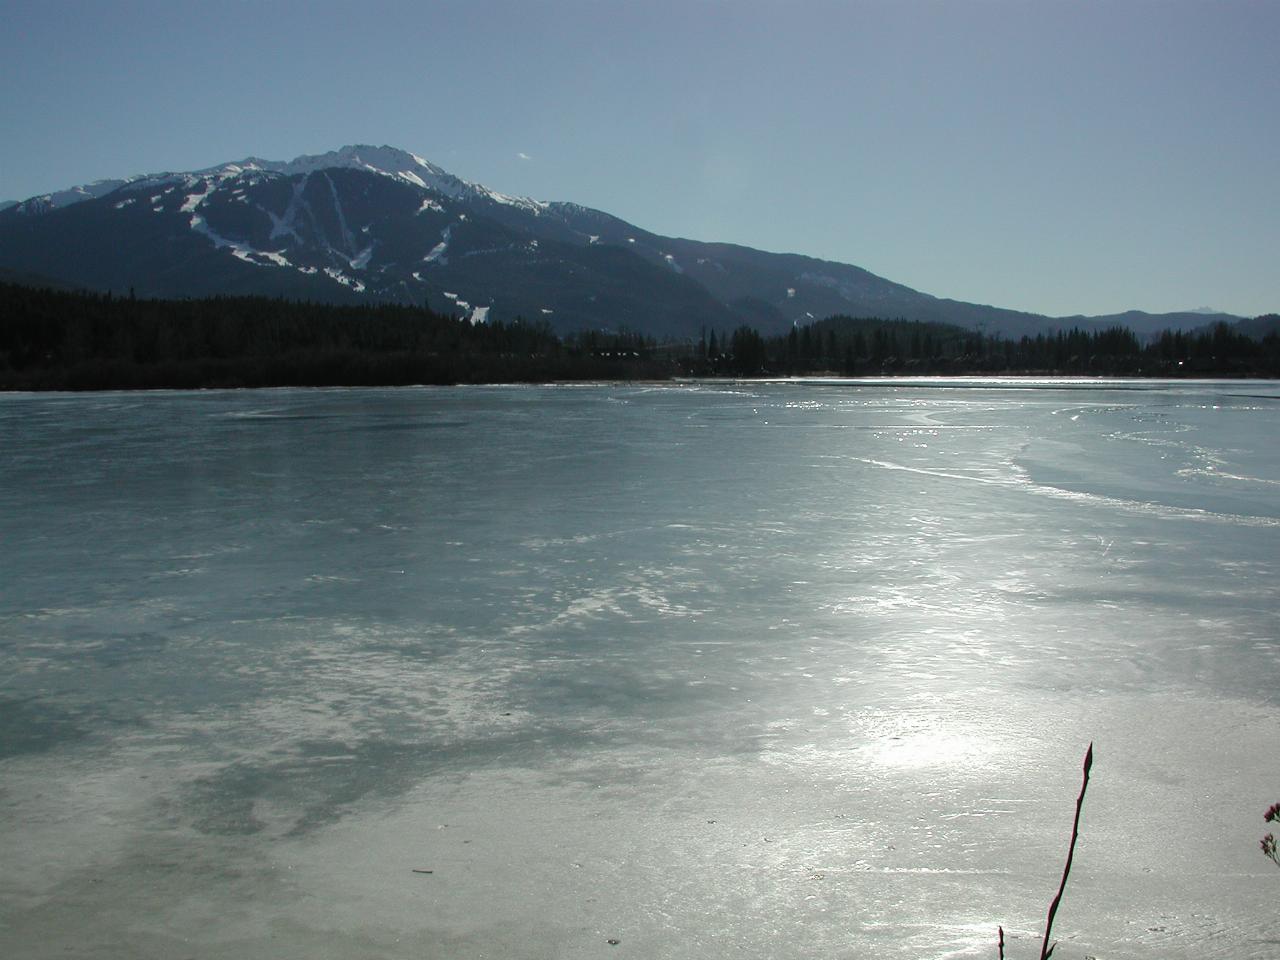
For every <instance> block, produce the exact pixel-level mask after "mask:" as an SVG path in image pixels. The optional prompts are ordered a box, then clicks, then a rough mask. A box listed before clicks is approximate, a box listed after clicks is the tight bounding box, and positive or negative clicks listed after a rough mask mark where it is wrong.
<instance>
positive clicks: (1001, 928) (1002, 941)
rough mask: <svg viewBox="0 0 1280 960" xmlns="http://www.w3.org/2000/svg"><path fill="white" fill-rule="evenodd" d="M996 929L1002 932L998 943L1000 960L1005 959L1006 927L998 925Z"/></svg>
mask: <svg viewBox="0 0 1280 960" xmlns="http://www.w3.org/2000/svg"><path fill="white" fill-rule="evenodd" d="M996 930H997V931H998V932H999V934H1000V940H999V942H998V944H997V946H999V948H1000V960H1004V927H996Z"/></svg>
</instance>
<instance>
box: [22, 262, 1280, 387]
mask: <svg viewBox="0 0 1280 960" xmlns="http://www.w3.org/2000/svg"><path fill="white" fill-rule="evenodd" d="M1252 323H1253V325H1254V329H1253V330H1251V331H1249V332H1245V331H1242V330H1239V329H1237V328H1235V327H1231V326H1228V325H1226V324H1219V325H1217V326H1214V327H1211V328H1208V329H1206V330H1202V331H1196V332H1194V333H1173V332H1167V333H1165V334H1163V335H1161V336H1158V337H1156V338H1154V339H1151V340H1149V341H1145V342H1144V341H1141V340H1139V339H1138V337H1136V336H1135V335H1134V334H1133V333H1132V332H1130V331H1129V330H1126V329H1123V328H1112V329H1108V330H1101V331H1084V330H1079V329H1072V330H1068V331H1061V332H1055V333H1053V334H1044V335H1040V336H1036V337H1023V338H1021V339H1018V340H1013V339H1006V338H1001V337H998V336H990V335H986V334H982V333H978V332H975V331H972V330H966V329H964V328H961V327H956V326H949V325H946V324H936V323H917V322H912V321H905V320H882V319H875V318H853V317H839V316H837V317H830V318H827V319H825V320H821V321H818V322H816V323H813V324H810V325H808V326H805V327H797V328H793V329H792V330H791V331H790V332H789V333H788V334H786V335H782V336H772V337H766V336H763V335H761V334H760V333H758V332H757V331H756V330H754V329H752V328H751V327H749V326H742V327H739V328H738V329H736V330H732V331H714V330H710V331H703V332H702V333H701V335H700V336H699V337H698V339H697V340H696V341H693V342H689V341H679V342H677V341H666V342H662V343H659V342H657V341H655V340H654V339H652V338H649V337H646V336H643V335H641V334H637V333H627V332H622V333H604V332H585V333H576V334H570V335H567V336H559V335H557V334H555V333H554V332H553V331H552V330H551V328H550V327H549V326H548V325H547V324H546V323H529V322H526V321H523V320H519V319H517V320H515V321H513V322H510V323H503V322H492V323H479V324H472V323H471V322H469V321H468V320H467V319H465V318H462V317H458V316H453V315H450V314H447V313H441V312H437V311H434V310H431V309H428V308H427V307H425V306H403V305H394V304H378V305H370V306H360V307H353V306H333V305H328V304H317V303H309V302H299V301H289V300H279V299H270V298H265V297H214V298H209V299H186V300H151V299H139V298H135V297H133V296H123V297H121V296H113V295H111V294H96V293H85V292H68V291H63V290H52V289H46V288H40V287H31V286H24V285H19V284H11V283H2V284H0V389H5V390H121V389H156V388H178V389H194V388H208V387H265V386H375V385H386V386H391V385H401V384H454V383H511V382H544V381H554V380H662V379H670V378H675V377H681V376H694V377H696V376H707V377H714V376H734V377H753V376H801V375H822V374H833V375H841V376H879V375H885V374H888V375H894V374H899V375H937V374H954V375H962V374H1020V373H1025V374H1038V375H1093V376H1150V377H1179V376H1187V377H1191V376H1194V377H1205V376H1234V377H1277V376H1280V334H1278V333H1277V332H1276V331H1277V329H1280V317H1275V316H1270V315H1269V316H1267V317H1263V318H1258V320H1257V321H1252Z"/></svg>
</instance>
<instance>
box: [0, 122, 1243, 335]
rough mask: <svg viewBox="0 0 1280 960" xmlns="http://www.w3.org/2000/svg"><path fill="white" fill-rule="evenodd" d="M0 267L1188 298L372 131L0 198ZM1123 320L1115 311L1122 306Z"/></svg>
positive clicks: (481, 284)
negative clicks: (926, 283)
mask: <svg viewBox="0 0 1280 960" xmlns="http://www.w3.org/2000/svg"><path fill="white" fill-rule="evenodd" d="M0 266H2V267H5V268H7V269H9V270H14V271H18V272H21V273H34V274H44V275H48V276H54V277H59V278H61V279H63V280H65V281H66V282H69V283H75V284H81V285H83V286H86V287H88V288H96V289H117V290H124V289H136V290H137V291H138V292H140V293H143V294H149V295H158V296H206V295H211V294H217V293H229V294H236V293H262V294H267V295H276V296H287V297H296V298H302V299H315V300H322V301H329V302H336V303H346V302H362V301H363V302H367V301H392V302H422V301H423V300H427V301H429V302H431V303H433V305H434V306H436V307H438V308H439V307H444V308H447V309H451V310H454V311H455V312H462V313H463V314H464V315H468V316H470V317H471V319H472V320H473V322H481V321H483V320H485V319H491V318H503V319H512V318H514V317H515V316H523V317H525V318H526V319H530V320H542V321H546V322H547V323H548V324H549V325H551V326H552V327H553V328H555V329H557V330H559V331H561V332H568V331H572V330H577V329H587V328H603V329H623V328H626V329H633V330H637V331H640V332H644V333H647V334H650V335H656V336H673V337H684V338H689V337H695V336H697V335H698V334H699V332H700V331H701V330H703V329H721V330H724V329H727V328H731V327H734V326H737V325H740V324H743V323H745V324H749V325H751V326H754V327H756V328H757V329H759V330H761V332H763V333H777V332H780V331H783V330H786V329H788V328H790V327H791V326H793V325H796V324H801V325H803V324H806V323H809V322H812V321H814V320H819V319H822V318H823V317H826V316H831V315H833V314H851V315H859V316H882V317H886V318H891V317H901V318H904V319H910V320H921V321H936V322H946V323H956V324H959V325H961V326H965V327H969V328H971V329H976V330H985V331H986V332H988V333H1000V334H1003V335H1005V336H1013V337H1017V336H1022V335H1033V336H1034V335H1035V334H1037V333H1044V332H1050V331H1052V330H1054V329H1063V328H1067V327H1070V326H1080V327H1084V328H1097V327H1101V326H1108V325H1115V324H1117V323H1124V324H1125V325H1128V326H1130V327H1131V329H1134V331H1135V332H1136V333H1139V334H1146V333H1153V332H1156V331H1158V330H1161V329H1166V328H1177V329H1191V328H1194V327H1200V326H1203V325H1205V324H1206V323H1210V322H1213V321H1214V320H1215V319H1222V320H1226V321H1228V322H1234V321H1237V320H1239V319H1240V318H1238V317H1235V316H1232V315H1229V314H1217V315H1208V314H1204V313H1200V312H1196V311H1188V312H1183V313H1176V314H1148V313H1144V312H1142V311H1129V312H1126V313H1122V314H1111V315H1107V316H1104V317H1082V316H1076V317H1067V318H1054V317H1049V316H1047V315H1044V314H1036V313H1031V312H1027V311H1018V310H1010V309H1006V308H1001V307H996V306H992V305H988V304H974V303H967V302H964V301H959V300H952V299H949V298H943V297H936V296H933V295H931V294H927V293H922V292H920V291H917V290H913V289H912V288H910V287H907V286H905V285H903V284H899V283H895V282H894V281H891V280H888V279H886V278H883V277H880V276H877V275H876V274H873V273H871V272H870V271H868V270H865V269H864V268H862V267H858V266H856V265H853V264H846V263H840V262H838V261H831V260H822V259H818V258H814V257H808V256H804V255H801V254H794V253H773V252H768V251H762V250H757V249H755V248H752V247H747V246H744V245H740V244H733V243H724V242H714V241H701V240H693V239H687V238H678V237H666V236H662V235H660V234H656V233H652V232H650V231H648V230H645V229H643V228H641V227H638V226H636V225H634V224H630V223H628V222H627V221H625V220H622V219H620V218H618V217H615V216H613V215H612V214H609V213H607V212H605V211H601V210H595V209H593V208H590V207H586V206H583V205H581V204H577V203H573V202H568V201H553V202H548V201H541V200H533V199H530V198H527V197H516V196H511V195H507V194H503V193H499V192H497V191H494V190H491V189H489V188H488V187H485V186H483V185H481V184H477V183H472V182H470V181H467V180H464V179H462V178H460V177H457V176H454V175H453V174H451V173H449V172H448V171H445V170H444V169H443V168H441V167H438V166H436V165H435V164H433V163H431V162H430V161H428V160H426V159H424V158H422V157H420V156H418V155H416V154H413V153H410V152H408V151H405V150H400V149H398V148H395V147H389V146H385V145H384V146H381V147H376V146H370V145H367V144H357V145H351V146H346V147H342V148H340V149H338V150H334V151H329V152H327V153H322V154H314V155H304V156H300V157H296V158H294V159H293V160H289V161H272V160H263V159H261V158H256V157H248V158H245V159H243V160H239V161H230V162H227V163H223V164H218V165H215V166H212V167H207V168H204V169H201V170H196V171H191V172H186V173H180V172H179V173H174V172H165V173H158V174H146V175H140V176H136V177H130V178H126V179H123V180H102V181H96V182H95V183H91V184H85V185H81V186H77V187H71V188H68V189H66V190H62V191H56V192H54V193H50V194H43V195H40V196H37V197H33V198H29V199H27V200H24V201H21V202H19V203H17V204H16V205H14V206H11V207H9V208H7V209H0ZM1122 318H1123V319H1122Z"/></svg>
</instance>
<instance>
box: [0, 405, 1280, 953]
mask: <svg viewBox="0 0 1280 960" xmlns="http://www.w3.org/2000/svg"><path fill="white" fill-rule="evenodd" d="M0 450H2V451H3V453H2V454H0V954H2V955H4V956H6V957H15V958H16V957H22V958H53V957H58V958H64V957H94V958H157V960H159V958H164V960H182V958H188V957H190V958H201V960H204V958H218V960H232V958H234V960H245V958H266V957H270V958H296V960H304V958H305V960H315V958H332V960H350V958H371V960H372V958H379V960H382V958H397V960H398V958H411V957H412V958H423V957H428V958H441V960H454V958H477V960H478V958H482V957H484V958H499V960H502V958H566V960H569V958H574V960H576V958H589V957H613V958H624V957H633V958H653V960H659V958H662V960H667V958H675V960H683V958H690V960H692V958H699V960H706V958H718V957H735V958H740V957H745V958H781V960H790V958H812V957H848V958H868V960H871V958H875V960H880V958H886V957H895V958H896V957H901V958H935V957H994V956H995V930H996V925H997V924H1003V925H1004V927H1005V930H1006V932H1007V934H1008V935H1009V937H1010V942H1009V944H1008V947H1007V950H1006V955H1007V956H1008V957H1009V958H1010V960H1019V958H1024V957H1034V956H1038V955H1039V949H1040V945H1039V932H1040V931H1041V930H1042V928H1043V923H1044V914H1045V911H1046V909H1047V907H1048V904H1049V901H1050V899H1051V898H1052V896H1053V893H1054V891H1055V889H1056V887H1057V882H1058V878H1059V875H1060V871H1061V866H1062V861H1063V858H1064V856H1065V853H1066V845H1067V840H1068V836H1069V833H1070V826H1071V817H1072V813H1073V810H1074V803H1075V796H1076V793H1077V791H1078V789H1079V782H1080V761H1081V758H1082V756H1083V754H1084V750H1085V747H1086V745H1087V744H1088V743H1089V742H1090V741H1094V742H1095V744H1096V747H1095V750H1096V761H1095V764H1094V769H1093V781H1092V783H1091V786H1090V789H1089V797H1088V800H1087V802H1086V805H1085V811H1084V818H1083V824H1082V836H1081V841H1080V846H1079V848H1078V849H1077V852H1076V862H1075V866H1074V869H1073V873H1072V878H1071V883H1070V885H1069V887H1068V890H1067V893H1066V897H1065V899H1064V903H1063V906H1062V909H1061V911H1060V913H1059V916H1058V921H1057V924H1056V927H1055V933H1056V934H1057V935H1058V936H1059V937H1060V938H1061V940H1062V943H1061V945H1060V946H1059V947H1058V949H1057V952H1056V953H1055V956H1056V957H1058V958H1061V960H1073V958H1074V960H1082V958H1084V957H1098V958H1100V960H1101V958H1107V960H1112V958H1135V960H1136V958H1156V957H1159V958H1161V960H1178V958H1196V960H1203V958H1216V957H1221V958H1232V960H1250V958H1259V960H1261V958H1272V957H1275V956H1277V955H1280V918H1278V917H1277V914H1276V910H1275V904H1276V897H1277V893H1278V892H1280V870H1277V869H1276V868H1275V867H1274V866H1272V865H1271V864H1270V863H1268V862H1267V861H1266V860H1265V859H1264V858H1263V856H1262V855H1261V853H1260V852H1259V851H1258V839H1259V837H1261V835H1262V834H1263V833H1264V832H1266V827H1267V825H1265V824H1264V823H1263V821H1262V813H1263V811H1264V810H1265V809H1266V808H1267V807H1268V806H1269V805H1270V804H1271V803H1273V802H1275V801H1278V800H1280V764H1278V763H1277V756H1278V752H1280V710H1278V709H1277V707H1278V706H1280V626H1278V624H1280V616H1278V615H1280V385H1277V384H1273V383H1257V382H1213V383H1207V382H1180V383H1150V382H1148V383H1116V382H1110V383H1086V382H1076V383H1070V384H1062V383H1057V384H1039V385H1037V384H1034V383H1028V382H1004V383H1000V382H995V383H993V382H990V381H986V382H979V383H957V382H954V381H950V382H948V381H934V382H920V383H918V384H916V385H902V384H894V383H886V384H879V383H860V384H839V383H830V382H828V383H807V384H796V383H782V384H752V385H729V384H726V385H713V384H702V385H672V386H661V387H645V386H626V385H622V386H618V385H614V386H589V387H545V388H539V387H509V388H445V389H398V390H274V391H250V392H209V393H158V394H146V395H141V394H106V395H102V394H99V395H83V396H71V395H45V396H37V395H30V394H27V395H7V396H0ZM415 871H430V872H415ZM610 940H617V941H619V943H617V944H616V945H611V944H610V943H609V942H608V941H610Z"/></svg>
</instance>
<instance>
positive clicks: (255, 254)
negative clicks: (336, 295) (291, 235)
mask: <svg viewBox="0 0 1280 960" xmlns="http://www.w3.org/2000/svg"><path fill="white" fill-rule="evenodd" d="M193 209H194V208H193ZM191 229H192V230H194V231H195V232H196V233H199V234H202V235H203V236H205V237H208V238H209V240H210V241H211V242H212V243H213V245H214V246H215V247H216V248H217V249H219V250H223V249H228V248H229V249H230V250H231V254H232V256H234V257H237V258H238V259H240V260H243V261H244V262H245V263H250V264H253V265H254V266H255V267H264V266H266V265H267V264H272V265H274V266H277V267H291V266H293V264H292V263H290V262H289V261H288V260H287V259H285V256H284V254H283V253H282V252H280V251H277V250H255V249H254V248H253V247H251V246H250V245H249V244H247V243H243V242H241V241H239V240H230V239H228V238H227V237H224V236H222V234H220V233H218V232H217V231H216V230H214V229H213V227H211V226H209V222H208V221H207V220H205V218H204V217H203V216H202V215H200V214H199V213H192V214H191ZM264 261H265V262H264Z"/></svg>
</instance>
